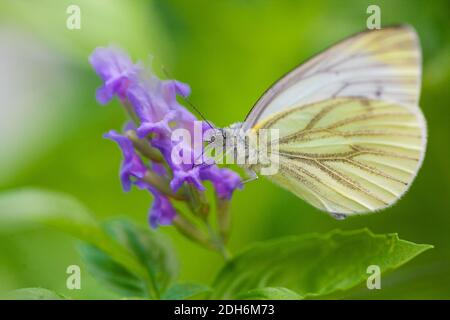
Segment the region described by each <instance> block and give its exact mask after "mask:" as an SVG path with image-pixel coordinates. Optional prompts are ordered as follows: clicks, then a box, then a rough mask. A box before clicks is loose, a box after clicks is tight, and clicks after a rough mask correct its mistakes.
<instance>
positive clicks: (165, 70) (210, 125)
mask: <svg viewBox="0 0 450 320" xmlns="http://www.w3.org/2000/svg"><path fill="white" fill-rule="evenodd" d="M161 69H162V72H163V73H164V75H165V76H166V77H167V78H169V79H173V77H172V76H171V75H170V74H169V72H168V71H167V69H166V68H165V67H164V65H161ZM182 99H183V100H184V101H185V102H186V103H187V104H188V105H189V106H190V107H191V108H192V109H194V111H195V112H197V114H198V115H199V116H200V118H202V119H203V121H205V122H206V124H207V125H208V126H209V127H210V128H211V129H216V127H214V126H213V125H212V124H211V122H209V121H208V120H207V119H206V117H205V116H204V115H203V113H201V112H200V110H199V109H197V107H196V106H195V105H194V104H193V103H192V102H191V101H190V100H189V99H188V98H187V97H182Z"/></svg>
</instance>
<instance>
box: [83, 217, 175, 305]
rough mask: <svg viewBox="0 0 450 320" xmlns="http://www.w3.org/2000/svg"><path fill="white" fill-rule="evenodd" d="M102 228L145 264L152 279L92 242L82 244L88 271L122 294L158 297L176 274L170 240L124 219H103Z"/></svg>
mask: <svg viewBox="0 0 450 320" xmlns="http://www.w3.org/2000/svg"><path fill="white" fill-rule="evenodd" d="M105 229H106V230H107V232H108V234H110V235H111V236H112V237H113V238H114V239H116V240H117V241H118V242H119V243H120V244H121V245H122V246H123V247H124V248H126V249H127V250H128V251H130V252H131V253H132V254H133V255H134V256H135V257H136V258H137V259H138V261H139V263H140V264H141V265H143V266H144V267H145V268H146V271H147V274H148V277H149V278H150V280H151V281H150V283H148V282H147V281H146V279H143V278H141V277H139V276H136V275H134V274H133V273H131V272H129V270H127V269H126V268H124V267H122V266H121V265H118V264H117V263H115V262H114V261H113V260H112V259H111V258H110V257H109V256H108V255H107V254H106V253H105V252H103V251H102V250H99V249H98V248H96V247H95V246H91V245H82V246H81V250H80V251H81V255H82V257H83V259H84V261H85V263H86V266H87V268H88V271H89V272H90V273H92V274H93V275H94V276H95V278H97V279H98V280H99V281H101V282H103V283H104V284H106V285H108V286H109V287H110V288H112V289H113V290H115V291H116V292H118V293H120V294H121V295H123V296H127V297H147V298H159V297H160V296H161V294H162V293H163V292H165V290H166V289H167V288H168V286H169V285H170V284H171V283H172V282H173V280H174V279H175V278H176V277H177V275H178V260H177V258H176V256H175V253H174V252H175V250H174V249H173V248H172V246H171V245H170V244H169V241H168V240H167V239H166V238H165V237H164V236H163V235H162V234H159V233H156V232H152V231H150V230H149V229H144V228H139V227H137V226H135V225H134V224H132V223H131V222H129V221H127V220H124V219H120V220H113V221H110V222H108V223H106V224H105Z"/></svg>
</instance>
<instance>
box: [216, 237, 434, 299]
mask: <svg viewBox="0 0 450 320" xmlns="http://www.w3.org/2000/svg"><path fill="white" fill-rule="evenodd" d="M430 248H432V246H430V245H424V244H415V243H412V242H408V241H405V240H401V239H399V238H398V236H397V234H385V235H374V234H373V233H371V232H370V231H368V230H366V229H363V230H356V231H339V230H337V231H333V232H330V233H328V234H325V235H319V234H310V235H304V236H295V237H288V238H284V239H277V240H273V241H268V242H263V243H258V244H255V245H253V246H251V247H249V248H248V249H246V250H244V251H243V252H242V253H240V254H238V255H236V256H235V257H234V258H233V259H232V260H230V261H229V262H228V263H227V264H226V265H225V266H224V267H223V268H222V270H221V271H220V272H219V273H218V275H217V277H216V279H215V281H214V283H213V289H214V293H213V295H212V298H216V299H228V298H233V297H235V296H236V295H237V294H239V293H241V292H245V291H249V290H253V289H257V288H264V287H280V286H282V287H286V288H288V289H290V290H293V291H295V292H297V293H298V294H299V295H301V296H304V297H305V296H319V295H326V294H330V293H332V292H334V291H337V290H346V289H349V288H351V287H354V286H355V285H357V284H359V283H362V282H363V281H366V279H367V277H368V274H367V267H368V266H370V265H378V266H379V267H380V269H381V271H382V272H385V271H387V270H390V269H395V268H398V267H399V266H401V265H402V264H404V263H406V262H407V261H409V260H411V259H412V258H414V257H415V256H417V255H418V254H420V253H422V252H424V251H426V250H428V249H430Z"/></svg>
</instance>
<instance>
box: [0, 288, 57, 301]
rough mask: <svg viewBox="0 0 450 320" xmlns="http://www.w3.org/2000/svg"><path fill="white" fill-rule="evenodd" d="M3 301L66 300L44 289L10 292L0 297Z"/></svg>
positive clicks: (24, 289)
mask: <svg viewBox="0 0 450 320" xmlns="http://www.w3.org/2000/svg"><path fill="white" fill-rule="evenodd" d="M0 298H1V299H2V300H64V299H65V298H64V297H63V296H62V295H59V294H57V293H55V292H53V291H50V290H47V289H44V288H23V289H17V290H13V291H10V292H8V293H6V294H4V295H2V296H1V297H0Z"/></svg>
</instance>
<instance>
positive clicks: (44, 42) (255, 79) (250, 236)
mask: <svg viewBox="0 0 450 320" xmlns="http://www.w3.org/2000/svg"><path fill="white" fill-rule="evenodd" d="M69 4H77V5H79V6H80V8H81V29H80V30H68V29H67V28H66V19H67V16H68V15H67V13H66V8H67V7H68V6H69ZM370 4H377V5H379V6H380V8H381V21H382V25H389V24H395V23H409V24H411V25H413V26H414V27H415V28H416V30H417V32H418V33H419V36H420V39H421V43H422V48H423V56H424V65H423V67H424V74H423V87H422V95H421V107H422V110H423V112H424V114H425V117H426V119H427V121H428V130H429V139H428V151H427V155H426V158H425V162H424V164H423V167H422V169H421V171H420V172H419V175H418V177H417V179H416V181H415V183H414V184H413V186H412V188H411V190H410V191H409V192H408V194H407V195H406V196H405V197H404V198H403V199H402V200H401V201H399V202H398V204H397V205H395V206H394V207H392V208H389V209H387V210H385V211H383V212H380V213H378V214H374V215H369V216H364V217H355V218H350V219H347V220H345V221H336V220H334V219H332V218H330V217H329V216H328V215H326V214H323V213H320V212H318V211H317V210H315V209H314V208H312V207H311V206H309V205H307V204H306V203H304V202H303V201H301V200H299V199H297V198H296V197H295V196H293V195H292V194H290V193H289V192H286V191H284V190H282V189H280V188H278V187H276V186H275V185H273V184H271V183H270V182H268V181H267V180H265V179H259V180H258V181H257V182H252V183H249V184H246V185H245V188H244V190H242V191H240V192H237V193H236V195H235V197H234V200H233V207H232V215H233V233H232V237H231V243H230V249H231V251H232V252H235V251H237V250H239V249H241V248H243V247H244V246H245V245H247V244H249V243H252V242H254V241H258V240H264V239H270V238H274V237H280V236H286V235H292V234H303V233H309V232H325V231H328V230H331V229H335V228H340V229H356V228H361V227H368V228H370V229H371V230H372V231H374V232H376V233H389V232H398V233H399V235H400V237H401V238H403V239H406V240H410V241H414V242H417V243H428V244H433V245H434V246H435V249H433V250H431V251H428V252H426V253H425V254H423V255H421V256H420V257H418V258H417V259H415V260H414V261H412V262H410V263H408V264H407V265H406V266H404V267H402V268H400V269H398V270H396V271H395V272H392V273H391V274H389V275H387V276H385V277H384V278H383V279H382V288H383V289H382V290H378V291H376V292H373V291H368V290H367V289H364V288H363V287H362V286H361V287H360V288H355V289H354V290H352V291H351V292H347V293H345V294H343V296H344V297H347V298H450V166H449V158H450V148H449V147H448V145H449V137H450V125H449V123H448V121H449V120H450V108H449V101H450V91H449V82H450V58H449V57H450V22H449V17H448V13H449V11H450V2H449V1H448V0H443V1H438V0H435V1H432V2H430V1H425V0H423V1H420V0H415V1H408V0H402V1H400V0H390V1H374V0H371V1H360V0H358V1H357V0H352V1H349V0H347V1H331V0H321V1H319V0H316V1H294V0H283V1H281V0H276V1H275V0H273V1H269V0H229V1H207V0H203V1H200V0H195V1H182V0H179V1H175V0H168V1H167V0H164V1H163V0H161V1H156V0H155V1H119V0H111V1H106V0H96V1H88V0H85V1H79V0H70V1H60V0H53V1H50V0H43V1H17V0H14V1H12V0H11V1H9V0H2V1H1V2H0V70H1V72H0V97H1V100H0V101H1V102H0V146H1V147H0V168H1V169H0V188H1V190H6V189H11V188H16V187H21V186H29V185H31V186H38V187H45V188H49V189H54V190H59V191H63V192H67V193H70V194H73V195H74V196H75V197H77V198H78V199H80V200H81V201H82V202H84V203H85V204H86V205H87V206H88V207H89V208H91V209H92V211H93V212H95V214H96V215H97V216H98V217H99V219H101V220H104V219H107V218H108V217H114V216H118V215H120V216H128V217H131V218H132V219H133V220H134V221H136V222H137V223H139V224H142V225H145V224H146V223H147V211H148V208H149V207H150V203H151V197H150V196H149V195H148V194H146V193H143V192H139V191H132V192H130V193H124V192H123V191H122V189H121V186H120V183H119V180H118V168H119V163H120V160H121V156H120V153H119V152H118V150H117V147H116V146H115V145H114V144H113V143H111V142H110V141H106V140H105V139H103V138H102V134H103V133H104V132H106V131H108V130H109V129H111V128H114V129H120V128H121V126H122V123H123V122H124V119H125V115H124V112H123V111H122V109H121V107H120V105H119V103H118V102H117V101H115V102H113V103H112V104H111V105H109V106H107V107H100V106H99V105H98V104H97V103H96V101H95V98H94V93H95V89H96V88H97V87H98V86H99V85H100V80H99V79H98V77H97V76H96V75H95V73H94V72H93V71H92V69H91V67H90V66H89V64H88V60H87V58H88V56H89V54H90V53H91V52H92V50H93V49H94V48H95V47H97V46H104V45H107V44H110V43H113V44H116V45H118V46H120V47H122V48H124V49H125V50H127V51H128V52H129V53H130V54H131V55H132V57H133V58H134V59H135V60H137V59H139V60H144V61H145V60H147V58H148V55H149V54H152V55H154V56H155V57H156V59H157V60H159V61H163V63H164V64H165V66H166V67H167V68H168V69H169V70H171V73H172V74H173V75H174V76H175V77H176V78H177V79H179V80H181V81H184V82H187V83H189V84H190V85H191V87H192V91H193V93H192V98H191V100H192V102H193V103H195V104H196V105H197V107H199V108H200V109H201V110H202V112H203V113H204V114H206V115H207V117H208V118H209V119H210V120H212V121H213V122H214V123H216V124H217V125H220V126H226V125H228V124H230V123H233V122H236V121H242V119H243V118H244V117H245V115H246V114H247V112H248V110H249V109H250V108H251V106H252V105H253V103H254V102H255V101H256V100H257V98H258V97H259V96H260V95H261V93H262V92H263V91H264V90H265V89H266V88H267V87H268V86H269V85H270V84H271V83H272V82H273V81H274V80H275V79H277V78H278V77H280V76H281V75H282V74H284V73H285V72H286V71H288V70H290V69H291V68H293V67H294V66H296V65H297V64H299V63H300V62H302V61H304V60H305V59H306V58H308V57H309V56H311V55H313V54H315V53H317V52H319V51H320V50H322V49H324V48H325V47H327V46H329V45H331V44H332V43H334V42H336V41H338V40H341V39H343V38H345V37H347V36H349V35H350V34H352V33H355V32H358V31H361V30H363V29H364V28H365V26H366V19H367V17H368V16H369V15H368V14H367V13H366V9H367V7H368V5H370ZM160 231H162V232H164V233H167V234H169V235H170V236H171V238H172V239H173V242H174V244H175V246H176V248H177V250H178V254H179V256H180V259H181V263H182V271H181V278H182V279H183V280H189V281H199V282H206V283H209V282H210V281H211V279H212V277H213V275H214V273H215V272H216V271H217V270H218V268H219V267H220V264H221V263H222V261H221V260H222V259H221V257H220V256H218V255H217V254H215V253H213V252H209V251H207V250H204V249H202V248H199V247H198V246H196V245H195V244H193V243H191V242H189V241H187V240H185V239H184V238H182V237H181V236H179V235H178V234H177V233H176V232H175V230H173V229H172V228H171V227H164V228H161V230H160ZM75 243H76V240H75V239H73V238H71V237H69V236H67V235H65V234H62V233H59V232H57V231H54V230H50V229H44V228H41V227H36V228H35V229H33V230H29V231H26V232H20V233H2V234H0V291H6V290H12V289H17V288H21V287H45V288H49V289H53V290H55V291H57V292H60V293H64V294H67V295H70V296H73V297H76V298H108V297H114V296H113V295H112V294H111V293H109V292H108V291H106V290H105V289H104V288H103V287H102V286H101V285H100V284H98V283H97V282H96V281H95V279H92V278H91V277H90V276H88V275H87V273H86V272H83V264H82V262H81V261H80V258H79V255H78V253H77V251H76V248H75V245H74V244H75ZM70 264H79V265H80V266H82V272H83V273H82V277H83V278H82V290H78V291H77V290H75V291H70V292H69V290H67V289H66V287H65V281H66V277H67V275H66V273H65V270H66V268H67V266H68V265H70Z"/></svg>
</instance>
